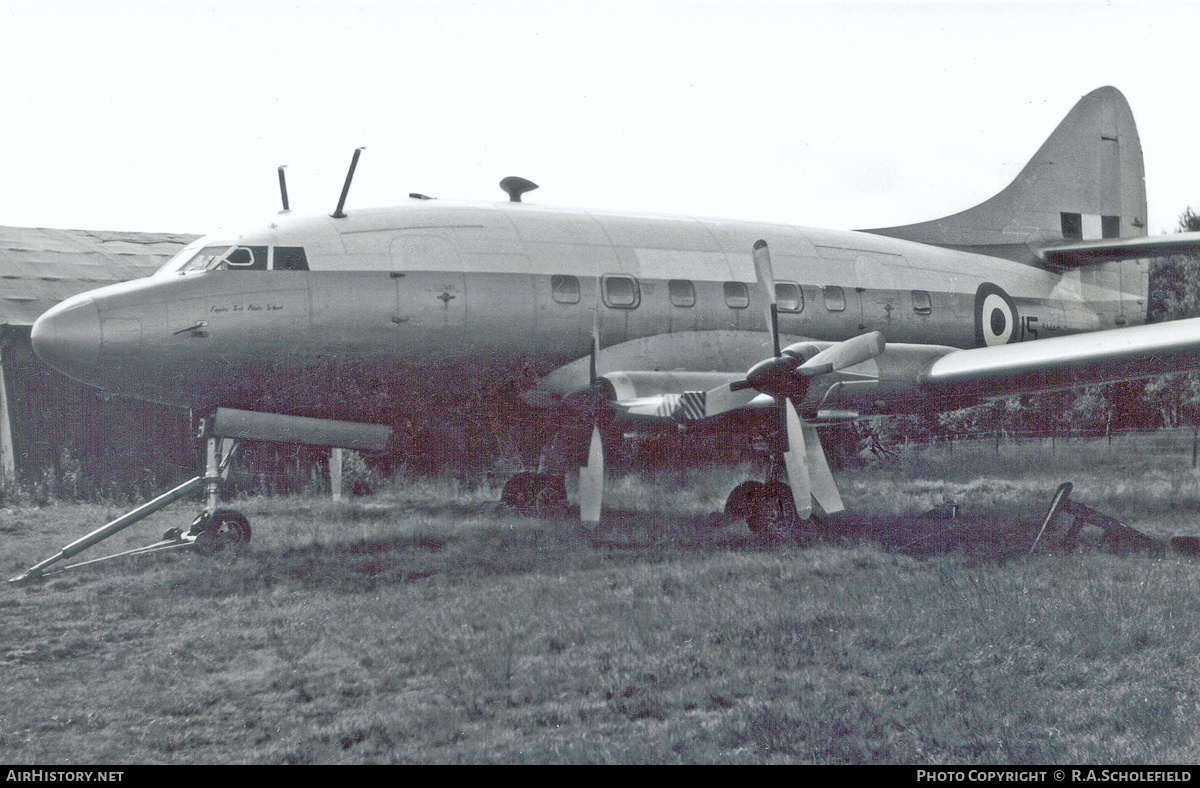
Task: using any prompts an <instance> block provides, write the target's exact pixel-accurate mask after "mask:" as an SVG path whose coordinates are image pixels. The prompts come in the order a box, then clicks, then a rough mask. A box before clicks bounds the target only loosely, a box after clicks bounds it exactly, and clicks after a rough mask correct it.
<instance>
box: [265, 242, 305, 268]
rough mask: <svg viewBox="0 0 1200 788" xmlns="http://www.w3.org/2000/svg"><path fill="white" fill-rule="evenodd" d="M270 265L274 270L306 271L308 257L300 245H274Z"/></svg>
mask: <svg viewBox="0 0 1200 788" xmlns="http://www.w3.org/2000/svg"><path fill="white" fill-rule="evenodd" d="M271 267H272V268H274V269H275V270H276V271H307V270H308V258H307V257H306V256H305V254H304V248H303V247H300V246H276V247H275V260H274V262H272V263H271Z"/></svg>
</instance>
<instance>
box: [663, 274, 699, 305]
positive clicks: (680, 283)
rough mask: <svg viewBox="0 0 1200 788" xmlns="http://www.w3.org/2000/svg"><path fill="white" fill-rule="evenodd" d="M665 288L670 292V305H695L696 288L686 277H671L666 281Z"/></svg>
mask: <svg viewBox="0 0 1200 788" xmlns="http://www.w3.org/2000/svg"><path fill="white" fill-rule="evenodd" d="M667 290H668V291H669V292H670V294H671V305H672V306H695V305H696V288H695V287H693V286H692V283H691V282H689V281H688V280H686V279H672V280H671V281H669V282H667Z"/></svg>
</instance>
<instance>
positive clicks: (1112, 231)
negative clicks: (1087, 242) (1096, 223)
mask: <svg viewBox="0 0 1200 788" xmlns="http://www.w3.org/2000/svg"><path fill="white" fill-rule="evenodd" d="M1100 237H1101V238H1120V237H1121V217H1120V216H1101V217H1100Z"/></svg>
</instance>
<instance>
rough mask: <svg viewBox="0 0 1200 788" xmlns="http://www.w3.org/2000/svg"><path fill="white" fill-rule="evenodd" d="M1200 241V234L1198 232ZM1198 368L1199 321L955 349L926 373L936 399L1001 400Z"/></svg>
mask: <svg viewBox="0 0 1200 788" xmlns="http://www.w3.org/2000/svg"><path fill="white" fill-rule="evenodd" d="M1197 235H1200V233H1197ZM1198 366H1200V318H1190V319H1188V320H1174V321H1170V322H1167V323H1153V324H1150V325H1144V326H1134V327H1131V328H1117V329H1110V330H1108V331H1094V332H1091V333H1087V334H1073V335H1071V336H1065V337H1054V338H1052V339H1039V340H1037V341H1034V342H1020V343H1016V344H1011V345H996V346H993V347H982V348H973V349H970V350H955V351H952V352H950V353H947V354H945V355H944V356H941V357H940V358H938V359H936V360H935V361H933V362H932V363H931V364H929V365H928V366H927V367H926V368H925V370H924V371H923V372H922V373H921V375H920V393H921V395H930V396H949V397H960V396H982V397H1003V396H1009V395H1012V394H1023V393H1029V392H1035V391H1052V390H1056V389H1067V388H1075V387H1077V386H1090V385H1095V384H1099V383H1115V382H1117V381H1121V380H1134V379H1137V378H1144V377H1149V376H1152V375H1159V374H1163V373H1166V372H1178V371H1180V370H1183V369H1194V368H1196V367H1198Z"/></svg>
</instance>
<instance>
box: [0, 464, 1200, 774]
mask: <svg viewBox="0 0 1200 788" xmlns="http://www.w3.org/2000/svg"><path fill="white" fill-rule="evenodd" d="M1189 451H1190V444H1189ZM1189 466H1190V454H1187V455H1186V456H1185V454H1184V453H1182V452H1168V451H1166V450H1163V451H1149V450H1142V451H1108V450H1107V449H1106V445H1105V444H1104V442H1103V441H1101V442H1099V443H1098V444H1078V445H1076V444H1072V445H1059V446H1057V447H1056V451H1055V453H1054V455H1053V456H1051V455H1050V453H1049V451H1048V449H1047V450H1046V451H1042V450H1041V449H1040V448H1038V449H1031V450H1027V451H1011V452H1010V451H1008V450H1007V449H1005V450H1002V451H1001V453H1000V455H999V456H997V455H996V454H995V451H994V448H993V447H991V446H990V445H988V444H986V443H984V444H981V445H976V446H971V445H962V446H956V447H955V449H954V451H953V453H952V454H950V453H949V452H947V451H943V450H934V451H926V452H922V453H912V454H908V455H905V456H904V457H903V458H902V459H901V460H900V461H899V462H896V463H892V464H890V465H887V466H880V467H871V468H866V469H863V470H861V471H857V472H853V473H851V472H842V473H840V474H839V478H840V482H841V484H842V488H843V492H844V494H845V497H846V502H847V504H848V506H849V507H850V509H851V511H853V512H854V515H853V516H848V517H845V518H841V519H839V520H838V521H837V522H835V523H834V526H836V528H837V534H840V535H835V536H829V535H826V537H825V538H824V539H821V540H819V541H816V542H815V543H814V542H813V541H812V540H811V534H810V533H809V532H807V531H803V532H800V533H789V534H781V535H778V536H775V537H771V538H767V537H757V536H752V535H751V534H750V533H749V532H748V531H747V529H746V528H745V526H744V525H738V524H726V523H723V522H721V518H719V517H716V516H713V515H712V513H713V512H717V511H719V510H720V509H721V506H722V503H723V500H724V496H725V494H726V493H727V492H728V491H729V490H730V489H731V488H732V487H733V485H734V484H735V483H736V482H737V481H738V480H739V479H740V476H738V475H735V474H734V473H733V472H732V471H730V470H714V471H711V472H705V473H700V472H689V473H686V474H664V475H662V476H661V477H659V478H653V479H646V478H634V477H627V478H624V479H617V480H615V481H613V482H612V484H611V485H610V496H609V498H608V501H607V506H608V510H607V511H606V517H605V522H604V523H603V525H602V526H601V527H600V528H599V529H598V530H597V531H595V532H594V533H592V532H588V531H586V530H584V529H582V528H580V527H579V526H578V524H572V523H571V522H569V521H554V520H538V519H532V520H530V519H522V518H519V517H516V516H513V515H510V514H507V513H504V512H498V511H497V510H496V505H495V501H496V500H497V499H498V498H499V494H498V491H495V490H491V489H488V488H487V487H486V486H485V487H481V488H479V489H468V488H463V487H461V486H460V485H458V484H456V483H453V482H449V481H439V482H414V483H411V484H407V485H399V484H398V485H396V486H394V487H392V488H389V489H388V490H386V491H384V492H383V493H380V494H379V495H377V496H375V497H373V498H368V499H358V500H356V501H355V502H353V503H345V504H335V503H333V502H331V501H329V500H326V499H321V498H304V497H294V498H280V499H266V498H252V499H247V500H243V501H239V502H237V504H236V505H237V506H238V508H241V509H242V510H243V511H245V512H246V513H247V514H248V515H249V516H250V518H251V522H252V524H253V526H254V528H255V539H254V542H253V543H252V546H251V548H250V549H249V550H248V552H246V553H245V554H242V555H236V556H235V555H228V554H222V555H220V556H218V557H216V558H214V559H204V558H201V557H199V556H196V555H191V554H185V555H173V556H148V557H142V558H136V559H127V560H126V559H122V560H119V561H116V562H113V563H110V564H106V565H100V566H98V567H88V568H85V569H80V570H76V571H75V572H73V573H66V574H63V575H61V576H54V577H51V578H49V579H48V580H47V581H46V582H44V583H42V584H39V585H33V586H28V587H22V588H17V587H13V586H5V587H4V588H3V589H0V632H2V641H0V677H2V687H3V692H2V693H0V762H4V763H40V764H68V763H74V764H84V763H367V762H371V763H376V762H381V763H392V762H442V763H445V762H474V763H478V762H506V763H517V762H533V763H562V762H569V763H578V762H604V763H628V762H636V763H673V762H703V763H777V762H784V763H795V762H818V763H877V762H904V763H925V764H937V763H975V762H986V763H1046V762H1050V763H1053V762H1073V763H1081V762H1088V763H1101V764H1104V763H1114V764H1115V763H1163V762H1187V763H1194V762H1195V761H1196V760H1197V757H1198V756H1200V737H1198V736H1197V734H1196V721H1197V719H1200V563H1197V562H1196V561H1195V560H1190V559H1187V558H1182V557H1177V556H1168V557H1166V558H1149V557H1145V556H1137V555H1133V556H1127V557H1120V556H1113V555H1109V554H1105V553H1102V552H1098V551H1092V552H1084V553H1080V554H1072V555H1067V554H1062V553H1061V552H1056V551H1053V550H1051V551H1048V552H1046V553H1043V554H1039V555H1036V556H1033V557H1027V556H1025V555H1024V553H1025V552H1026V550H1027V547H1028V545H1029V544H1030V543H1031V541H1032V536H1033V534H1034V533H1036V530H1037V524H1038V523H1039V517H1040V514H1041V511H1043V510H1044V508H1045V506H1046V505H1047V504H1048V502H1049V499H1050V496H1051V494H1052V493H1053V491H1054V488H1055V487H1056V486H1057V485H1058V483H1060V482H1062V481H1074V482H1075V493H1074V495H1073V498H1074V499H1075V500H1078V501H1081V502H1084V503H1087V504H1089V505H1092V506H1094V507H1096V508H1098V509H1101V510H1103V511H1106V512H1108V513H1110V514H1112V515H1114V516H1117V517H1120V518H1121V519H1123V520H1124V521H1125V522H1127V523H1129V524H1130V525H1133V526H1135V527H1137V528H1140V529H1141V530H1143V531H1146V532H1148V533H1150V534H1152V535H1155V536H1160V537H1165V536H1169V535H1176V534H1182V535H1193V536H1195V535H1200V521H1198V519H1197V512H1200V477H1198V476H1197V475H1196V474H1195V473H1194V472H1193V471H1191V470H1190V467H1189ZM946 499H956V500H957V501H958V502H959V503H960V504H962V505H963V513H964V517H963V518H961V519H960V520H957V521H946V520H922V519H919V518H918V517H917V515H919V514H920V513H922V512H924V511H925V510H927V509H929V508H931V507H933V506H936V505H938V504H941V503H942V502H943V501H944V500H946ZM118 513H119V510H118V508H117V507H115V506H114V507H103V506H96V505H77V504H76V505H66V504H63V505H57V506H45V507H41V508H30V509H14V510H4V511H0V544H2V545H3V549H2V556H3V557H2V563H3V567H0V568H2V569H3V571H4V572H5V577H11V576H14V575H16V574H19V573H20V572H21V571H23V570H24V569H25V568H26V567H28V566H29V565H30V564H32V563H34V562H35V561H37V560H40V559H41V558H43V557H45V556H47V555H50V554H52V553H54V552H56V551H57V550H58V548H60V547H61V546H62V545H63V544H65V543H66V542H67V541H69V540H71V539H73V538H75V537H77V536H78V535H80V534H82V533H83V532H85V531H86V530H90V529H91V528H93V527H95V526H96V525H98V524H100V523H102V522H104V521H105V520H106V519H107V518H108V517H110V516H112V515H115V514H118ZM191 514H192V512H191V509H190V507H189V506H185V505H177V506H176V507H174V508H172V509H170V510H168V511H167V512H164V513H160V514H159V515H156V516H155V517H154V518H153V519H152V522H151V523H150V524H149V525H146V526H137V527H135V528H133V529H130V531H131V532H132V533H130V532H127V533H125V534H122V535H120V536H119V537H117V538H115V539H113V540H112V543H113V547H112V549H113V550H116V549H118V548H119V547H130V546H135V545H138V544H143V543H146V542H149V541H152V540H153V538H155V537H156V536H157V534H158V533H159V532H161V531H163V530H165V529H166V528H168V527H171V526H176V525H180V524H183V523H184V522H186V520H187V519H189V518H190V516H191ZM100 550H101V551H103V550H104V547H101V548H100Z"/></svg>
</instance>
